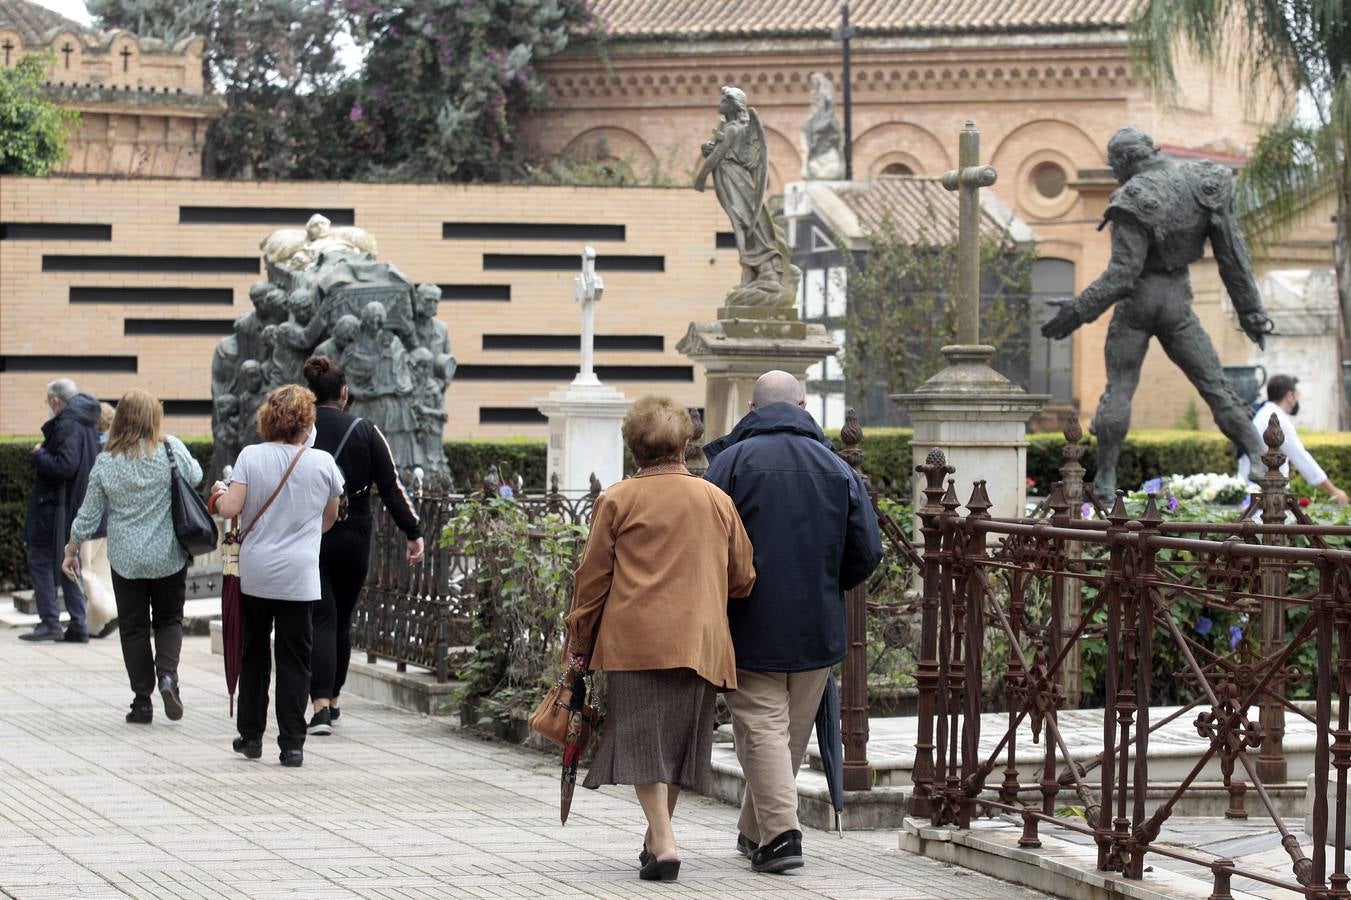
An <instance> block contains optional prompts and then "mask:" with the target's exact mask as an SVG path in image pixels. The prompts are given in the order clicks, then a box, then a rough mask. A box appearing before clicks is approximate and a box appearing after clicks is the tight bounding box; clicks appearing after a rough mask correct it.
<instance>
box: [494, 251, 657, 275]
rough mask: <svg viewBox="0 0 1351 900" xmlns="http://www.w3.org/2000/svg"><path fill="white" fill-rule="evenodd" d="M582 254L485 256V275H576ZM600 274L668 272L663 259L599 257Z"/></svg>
mask: <svg viewBox="0 0 1351 900" xmlns="http://www.w3.org/2000/svg"><path fill="white" fill-rule="evenodd" d="M581 268H582V261H581V255H580V254H574V253H566V254H565V253H558V254H551V253H485V254H483V270H484V271H485V272H500V271H518V272H577V271H581ZM596 271H597V272H665V271H666V257H664V256H597V257H596Z"/></svg>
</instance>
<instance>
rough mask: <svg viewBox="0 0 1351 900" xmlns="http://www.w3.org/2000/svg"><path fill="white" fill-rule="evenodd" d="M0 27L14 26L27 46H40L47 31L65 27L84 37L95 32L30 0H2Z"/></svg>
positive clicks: (0, 5) (0, 4)
mask: <svg viewBox="0 0 1351 900" xmlns="http://www.w3.org/2000/svg"><path fill="white" fill-rule="evenodd" d="M0 28H13V29H14V30H15V31H17V32H18V33H19V39H20V40H21V41H22V42H23V45H24V46H25V47H40V46H42V45H43V44H45V43H46V40H45V36H46V34H47V32H49V31H51V30H52V29H54V28H63V29H68V30H70V31H73V32H75V34H78V35H80V36H82V37H87V36H89V35H92V34H95V31H94V29H92V28H90V27H89V26H87V25H81V24H80V23H79V22H76V21H74V20H73V19H67V18H66V17H65V16H63V15H61V14H60V13H56V12H53V11H52V10H50V9H48V8H47V7H45V6H38V5H37V4H36V3H30V2H29V0H0Z"/></svg>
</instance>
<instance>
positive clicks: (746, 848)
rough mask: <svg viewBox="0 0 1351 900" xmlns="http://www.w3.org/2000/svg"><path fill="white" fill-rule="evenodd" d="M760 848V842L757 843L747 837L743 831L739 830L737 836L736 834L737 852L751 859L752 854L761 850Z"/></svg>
mask: <svg viewBox="0 0 1351 900" xmlns="http://www.w3.org/2000/svg"><path fill="white" fill-rule="evenodd" d="M759 849H760V845H759V844H757V843H756V842H755V841H753V840H751V839H750V838H748V837H746V836H745V835H744V834H742V833H741V832H737V836H736V852H737V853H740V854H741V855H742V856H744V857H746V858H747V859H750V858H751V857H752V856H754V855H755V851H756V850H759Z"/></svg>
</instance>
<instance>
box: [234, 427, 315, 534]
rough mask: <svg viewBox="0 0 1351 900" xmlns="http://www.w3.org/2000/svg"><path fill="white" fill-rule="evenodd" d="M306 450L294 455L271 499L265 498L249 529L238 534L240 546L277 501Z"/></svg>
mask: <svg viewBox="0 0 1351 900" xmlns="http://www.w3.org/2000/svg"><path fill="white" fill-rule="evenodd" d="M307 449H309V448H307V447H304V446H302V447H301V448H300V452H299V453H297V454H296V455H295V458H294V459H292V460H291V464H290V465H289V466H287V467H286V474H285V475H283V476H282V477H281V481H280V482H278V483H277V489H276V490H275V491H273V492H272V496H271V497H268V498H267V502H266V503H264V504H263V508H262V509H260V510H258V515H256V516H254V517H253V521H252V522H250V523H249V527H248V528H245V529H244V530H243V531H241V532H240V533H239V541H238V542H239V543H241V544H242V543H244V538H246V537H248V536H249V534H250V533H251V532H252V531H253V529H254V528H255V527H257V525H258V520H259V519H261V518H262V517H263V513H265V512H267V508H268V507H269V506H271V505H272V501H273V500H276V499H277V495H278V494H280V493H281V489H282V488H284V487H286V480H287V479H288V478H290V477H291V473H292V472H294V471H295V469H296V463H298V462H300V457H301V456H302V455H303V454H304V453H305V451H306V450H307Z"/></svg>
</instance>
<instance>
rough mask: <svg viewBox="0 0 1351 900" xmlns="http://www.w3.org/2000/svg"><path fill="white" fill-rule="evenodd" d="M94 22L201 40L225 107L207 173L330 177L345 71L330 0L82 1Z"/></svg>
mask: <svg viewBox="0 0 1351 900" xmlns="http://www.w3.org/2000/svg"><path fill="white" fill-rule="evenodd" d="M88 6H89V12H90V14H91V15H93V16H95V17H96V18H97V19H98V23H97V24H98V25H99V27H101V28H127V29H130V30H132V31H135V32H136V33H137V34H138V35H140V36H141V37H154V38H160V39H161V40H164V41H165V42H166V43H169V44H173V43H174V42H175V41H178V40H182V39H183V38H184V37H187V36H188V35H193V34H195V35H200V36H201V37H202V38H204V39H205V41H206V49H205V52H204V54H203V57H202V70H203V71H202V74H203V77H204V78H205V81H206V84H207V86H208V89H209V90H215V91H219V92H220V93H221V94H223V95H224V97H225V100H226V102H227V104H228V107H227V111H226V114H225V116H224V117H223V118H222V119H220V120H219V121H217V122H215V123H213V124H212V125H211V130H210V132H209V133H208V135H207V142H206V147H205V151H204V165H205V169H206V173H207V174H208V175H211V176H215V177H221V178H257V179H269V180H270V179H280V178H332V177H336V176H337V175H338V174H339V173H338V172H336V171H335V170H334V169H333V168H332V166H331V165H330V160H331V159H333V158H334V157H338V156H341V155H342V153H343V152H344V149H345V148H346V147H347V146H348V143H349V142H348V141H347V139H346V138H347V135H346V133H345V129H343V128H342V127H341V126H342V120H341V119H340V118H338V117H337V116H336V115H333V114H331V106H330V104H329V102H328V99H329V97H331V96H332V93H333V91H334V90H335V89H336V88H337V86H338V85H339V84H340V83H341V81H342V78H343V72H342V65H341V62H340V60H339V58H338V48H339V46H340V37H341V35H342V33H343V30H344V25H343V21H342V18H341V16H340V15H339V14H338V13H337V11H336V10H334V9H333V8H332V4H331V3H329V2H327V0H237V2H233V3H220V2H218V0H186V2H184V0H89V2H88Z"/></svg>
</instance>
